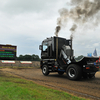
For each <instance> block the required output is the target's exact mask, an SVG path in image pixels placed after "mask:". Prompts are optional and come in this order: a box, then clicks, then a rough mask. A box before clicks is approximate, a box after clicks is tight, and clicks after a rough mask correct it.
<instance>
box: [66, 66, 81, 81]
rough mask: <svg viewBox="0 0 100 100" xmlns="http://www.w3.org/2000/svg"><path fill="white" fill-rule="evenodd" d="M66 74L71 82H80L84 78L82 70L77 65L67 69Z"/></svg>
mask: <svg viewBox="0 0 100 100" xmlns="http://www.w3.org/2000/svg"><path fill="white" fill-rule="evenodd" d="M66 74H67V77H68V79H70V80H79V79H81V77H82V68H81V67H80V66H78V65H76V64H71V65H69V66H68V67H67V69H66Z"/></svg>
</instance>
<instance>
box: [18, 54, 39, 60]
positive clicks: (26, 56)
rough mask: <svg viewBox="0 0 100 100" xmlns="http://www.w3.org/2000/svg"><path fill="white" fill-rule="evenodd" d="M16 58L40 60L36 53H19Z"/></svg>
mask: <svg viewBox="0 0 100 100" xmlns="http://www.w3.org/2000/svg"><path fill="white" fill-rule="evenodd" d="M17 60H22V61H40V58H39V56H38V55H35V54H33V55H19V57H17Z"/></svg>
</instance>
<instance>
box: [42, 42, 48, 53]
mask: <svg viewBox="0 0 100 100" xmlns="http://www.w3.org/2000/svg"><path fill="white" fill-rule="evenodd" d="M47 48H48V44H47V42H45V43H43V51H47Z"/></svg>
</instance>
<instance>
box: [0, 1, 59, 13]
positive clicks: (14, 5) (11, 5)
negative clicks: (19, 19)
mask: <svg viewBox="0 0 100 100" xmlns="http://www.w3.org/2000/svg"><path fill="white" fill-rule="evenodd" d="M56 1H57V0H55V1H50V0H5V1H0V11H3V12H5V13H10V14H17V13H23V12H41V11H44V10H45V11H46V10H48V9H49V8H50V9H51V8H52V6H53V5H54V4H55V3H56Z"/></svg>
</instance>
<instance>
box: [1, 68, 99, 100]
mask: <svg viewBox="0 0 100 100" xmlns="http://www.w3.org/2000/svg"><path fill="white" fill-rule="evenodd" d="M0 70H1V71H4V72H8V73H11V74H14V75H17V76H20V77H22V78H26V79H29V80H32V81H34V82H35V83H37V84H40V85H43V86H47V87H50V88H54V89H57V90H62V91H66V92H68V93H71V94H73V95H76V96H80V97H85V98H89V99H91V100H99V99H100V71H99V72H97V73H96V75H95V76H96V77H95V78H94V79H81V80H80V81H71V80H68V79H67V78H66V74H64V75H63V76H59V75H58V74H57V73H50V74H49V76H44V75H43V74H42V71H41V69H0Z"/></svg>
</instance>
